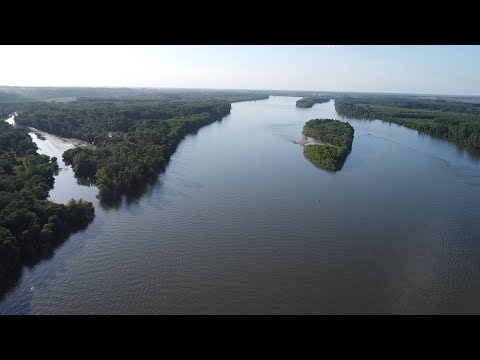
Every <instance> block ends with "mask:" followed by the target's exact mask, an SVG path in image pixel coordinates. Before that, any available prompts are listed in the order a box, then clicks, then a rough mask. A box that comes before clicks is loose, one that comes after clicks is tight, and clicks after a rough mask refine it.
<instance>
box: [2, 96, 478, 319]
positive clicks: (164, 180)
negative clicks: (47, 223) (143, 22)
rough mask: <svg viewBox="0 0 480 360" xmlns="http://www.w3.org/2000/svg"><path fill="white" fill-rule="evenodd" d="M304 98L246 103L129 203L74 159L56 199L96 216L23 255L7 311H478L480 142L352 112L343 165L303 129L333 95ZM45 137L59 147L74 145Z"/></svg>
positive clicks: (325, 110) (50, 146) (185, 144)
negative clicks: (80, 179)
mask: <svg viewBox="0 0 480 360" xmlns="http://www.w3.org/2000/svg"><path fill="white" fill-rule="evenodd" d="M297 99H298V98H293V97H271V98H270V99H269V100H262V101H255V102H244V103H236V104H233V105H232V111H231V114H230V115H228V116H226V117H225V118H224V119H223V120H222V121H219V122H216V123H214V124H211V125H209V126H206V127H204V128H202V129H201V130H200V131H199V132H198V133H197V134H194V135H189V136H187V137H186V138H185V139H184V140H183V141H182V143H181V144H180V145H179V147H178V149H177V151H176V153H175V154H174V155H173V156H172V158H171V161H170V163H169V165H168V167H167V168H166V170H165V172H164V173H163V174H161V175H160V177H159V181H158V182H157V183H156V184H154V185H152V186H150V187H149V188H148V189H147V191H146V192H145V193H144V194H143V195H139V196H137V197H136V198H135V197H134V198H131V199H129V201H124V202H123V203H122V204H121V205H120V206H119V207H117V208H110V209H108V208H104V207H102V206H101V205H100V204H99V201H98V199H96V198H95V195H96V194H97V188H96V187H94V186H91V187H88V186H83V185H78V184H77V181H76V180H75V178H74V177H73V174H72V171H71V168H69V167H66V166H65V165H64V164H63V163H61V167H62V170H61V172H60V174H59V175H58V176H57V177H56V182H55V188H54V189H53V190H52V191H51V193H50V197H51V199H52V200H53V201H56V202H64V203H65V202H67V201H68V200H69V199H70V198H72V197H73V198H84V199H87V200H89V201H92V202H93V203H94V204H95V207H96V217H95V220H94V221H93V223H91V225H90V226H89V227H88V228H87V229H86V230H85V231H83V232H80V233H76V234H74V235H72V236H71V237H70V238H69V239H68V240H67V241H66V242H65V243H64V244H62V245H61V246H59V247H58V249H57V250H56V252H55V254H54V256H53V257H52V258H50V259H45V260H43V261H42V262H41V263H39V264H37V265H35V266H34V267H32V268H25V269H24V272H23V276H22V278H21V279H20V281H19V282H18V284H17V286H16V287H14V288H13V289H12V290H11V291H10V292H9V293H8V294H7V295H6V296H5V298H4V300H3V301H2V302H1V303H0V313H1V314H178V313H180V314H192V313H193V314H245V313H248V314H256V313H261V314H272V313H273V314H278V313H281V314H296V313H300V314H312V313H314V314H332V313H335V314H350V313H361V314H370V313H377V314H382V313H407V314H416V313H442V314H446V313H480V276H479V274H480V166H479V165H480V163H479V159H478V157H475V156H473V155H471V154H468V153H467V152H465V151H464V150H462V149H459V148H458V147H457V146H455V145H454V144H451V143H448V142H446V141H443V140H438V139H434V138H432V137H429V136H424V135H420V134H418V133H417V132H416V131H413V130H409V129H407V128H403V127H400V126H397V125H394V124H388V123H383V122H380V121H363V120H355V119H344V120H346V121H348V122H349V123H350V124H351V125H352V126H353V127H354V128H355V138H354V141H353V148H352V152H351V153H350V155H349V156H348V158H347V161H346V162H345V165H344V167H343V169H342V170H341V171H340V172H338V173H330V172H327V171H324V170H321V169H318V168H316V167H315V166H314V165H313V164H311V163H310V162H309V161H308V160H307V159H305V158H304V156H303V152H302V147H301V146H300V145H299V144H298V143H297V142H298V141H300V139H301V131H302V127H303V124H304V123H305V122H306V121H307V120H309V119H312V118H324V117H326V118H337V119H338V118H340V117H339V116H338V115H337V113H336V112H335V108H334V103H333V101H331V102H329V103H325V104H317V105H315V106H314V107H313V108H311V109H298V108H296V107H295V101H296V100H297ZM340 119H342V118H340ZM35 141H36V142H37V144H38V145H39V147H40V152H43V153H47V154H48V155H51V156H57V157H58V158H59V160H60V159H61V154H62V152H63V151H64V150H65V149H67V148H69V147H72V146H73V144H72V143H71V142H69V141H64V140H61V139H58V138H56V137H54V136H50V135H47V136H46V140H40V139H37V138H36V137H35Z"/></svg>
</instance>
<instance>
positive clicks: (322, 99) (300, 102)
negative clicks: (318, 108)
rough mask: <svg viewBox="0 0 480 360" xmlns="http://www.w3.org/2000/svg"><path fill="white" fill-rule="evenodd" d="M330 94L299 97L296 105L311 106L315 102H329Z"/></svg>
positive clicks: (300, 106) (301, 106)
mask: <svg viewBox="0 0 480 360" xmlns="http://www.w3.org/2000/svg"><path fill="white" fill-rule="evenodd" d="M330 99H331V97H330V96H309V97H304V98H303V99H299V100H297V102H296V106H297V107H299V108H311V107H312V106H313V105H315V104H321V103H326V102H329V101H330Z"/></svg>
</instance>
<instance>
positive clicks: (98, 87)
mask: <svg viewBox="0 0 480 360" xmlns="http://www.w3.org/2000/svg"><path fill="white" fill-rule="evenodd" d="M0 88H84V89H151V90H170V89H172V90H223V91H225V90H236V91H279V92H280V91H284V92H287V91H292V92H319V93H355V94H388V95H422V96H449V97H473V98H477V97H480V95H466V94H457V95H454V94H433V93H411V92H388V91H348V90H295V89H252V88H202V87H191V88H184V87H160V86H107V85H101V86H84V85H62V86H55V85H41V86H32V85H0Z"/></svg>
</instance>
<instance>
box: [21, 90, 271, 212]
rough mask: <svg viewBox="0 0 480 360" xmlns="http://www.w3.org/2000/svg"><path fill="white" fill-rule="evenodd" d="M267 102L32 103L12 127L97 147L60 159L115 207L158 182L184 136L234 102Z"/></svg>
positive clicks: (212, 97)
mask: <svg viewBox="0 0 480 360" xmlns="http://www.w3.org/2000/svg"><path fill="white" fill-rule="evenodd" d="M266 98H268V95H258V94H237V93H235V94H228V93H219V94H206V95H202V94H180V95H179V94H165V95H154V96H153V95H152V96H142V97H128V98H122V97H118V98H79V99H78V100H76V101H73V102H49V103H47V102H30V103H26V104H24V105H23V106H22V107H21V109H20V110H19V111H18V115H17V116H16V118H15V121H16V123H17V124H19V125H24V126H30V127H34V128H36V129H39V130H42V131H45V132H48V133H51V134H54V135H58V136H62V137H68V138H76V139H80V140H84V141H87V142H89V143H91V144H93V145H95V146H94V147H90V148H88V147H78V148H74V149H71V150H68V151H66V152H65V153H64V154H63V158H64V161H65V162H66V163H68V164H71V165H72V167H73V170H74V172H75V175H76V176H79V177H83V178H88V179H89V180H90V181H92V182H94V183H96V185H97V186H98V189H99V197H100V199H101V200H102V201H104V202H106V203H113V202H115V201H116V200H118V199H119V198H120V197H121V196H122V194H126V193H128V192H129V191H132V190H134V189H135V188H137V187H138V186H140V185H142V184H144V183H145V182H147V181H149V180H150V179H152V178H154V177H156V175H157V174H158V173H159V172H160V171H161V170H162V169H163V168H164V167H165V165H166V163H167V161H168V160H169V159H170V156H171V155H172V154H173V153H174V152H175V149H176V148H177V145H178V144H179V142H180V141H181V140H182V139H183V137H184V136H185V135H186V134H189V133H193V132H195V131H197V130H198V129H200V128H201V127H202V126H205V125H207V124H210V123H212V122H214V121H217V120H220V119H222V118H223V117H224V116H225V115H228V114H229V113H230V109H231V103H232V102H236V101H249V100H259V99H266Z"/></svg>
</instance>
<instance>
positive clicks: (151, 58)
mask: <svg viewBox="0 0 480 360" xmlns="http://www.w3.org/2000/svg"><path fill="white" fill-rule="evenodd" d="M0 85H8V86H93V87H102V86H105V87H161V88H215V89H269V90H318V91H359V92H393V93H419V94H450V95H480V46H459V45H453V46H422V45H416V46H400V45H391V46H360V45H351V46H349V45H315V46H313V45H311V46H300V45H295V46H293V45H292V46H290V45H289V46H286V45H283V46H273V45H271V46H264V45H252V46H243V45H242V46H239V45H229V46H213V45H212V46H204V45H191V46H187V45H182V46H171V45H169V46H163V45H162V46H109V45H108V46H103V45H93V46H83V45H82V46H80V45H74V46H60V45H57V46H45V45H36V46H34V45H32V46H23V45H8V46H7V45H1V46H0Z"/></svg>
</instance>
